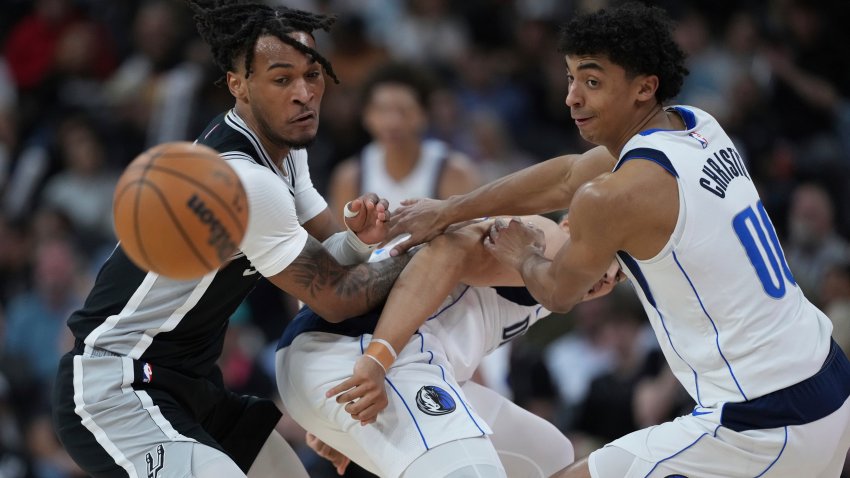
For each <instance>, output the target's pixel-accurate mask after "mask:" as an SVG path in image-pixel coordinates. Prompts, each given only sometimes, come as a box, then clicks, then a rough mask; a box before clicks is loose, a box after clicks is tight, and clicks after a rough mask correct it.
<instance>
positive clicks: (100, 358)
mask: <svg viewBox="0 0 850 478" xmlns="http://www.w3.org/2000/svg"><path fill="white" fill-rule="evenodd" d="M216 372H218V370H216ZM280 417H281V413H280V411H279V410H278V409H277V407H276V406H275V404H274V403H273V402H271V401H270V400H264V399H259V398H256V397H249V396H240V395H236V394H234V393H232V392H229V391H227V390H226V389H224V388H223V386H221V381H220V375H217V376H215V375H214V376H213V377H212V378H211V379H206V378H194V377H189V376H186V375H183V374H181V373H179V372H177V371H174V370H170V369H166V368H163V367H158V366H156V365H151V364H148V363H145V362H140V361H137V360H133V359H131V358H129V357H122V356H117V355H114V354H111V353H109V352H106V351H102V350H97V349H96V350H95V351H94V352H93V353H88V354H87V353H84V352H83V351H82V347H77V348H75V350H74V351H72V352H69V353H68V354H66V355H65V356H64V357H62V359H61V361H60V363H59V370H58V373H57V378H56V384H55V386H54V391H53V419H54V426H55V428H56V432H57V434H58V436H59V439H60V440H61V442H62V444H63V445H64V447H65V448H66V450H67V451H68V453H69V454H70V455H71V457H72V458H73V459H74V461H76V462H77V464H78V465H80V467H82V468H83V470H85V471H86V472H87V473H89V474H90V475H92V476H95V477H112V476H115V477H118V476H121V477H127V476H130V477H133V476H141V477H145V476H156V477H158V478H168V477H183V476H190V475H189V474H188V473H189V472H190V471H191V470H190V468H191V466H192V464H191V463H190V462H189V461H190V460H189V459H188V458H187V457H189V456H191V453H190V451H191V447H193V446H197V445H198V444H201V445H206V446H209V447H211V448H212V449H214V450H217V451H219V452H221V453H224V454H226V455H227V456H229V457H230V458H231V459H232V460H233V461H234V462H235V463H236V465H238V466H239V468H240V469H241V470H242V471H243V472H245V473H247V471H248V469H249V468H250V467H251V464H252V463H253V462H254V459H255V458H256V456H257V454H258V453H259V451H260V449H261V448H262V446H263V444H264V443H265V442H266V440H267V438H268V437H269V435H270V434H271V433H272V432H273V430H274V427H275V425H276V424H277V422H278V421H279V419H280Z"/></svg>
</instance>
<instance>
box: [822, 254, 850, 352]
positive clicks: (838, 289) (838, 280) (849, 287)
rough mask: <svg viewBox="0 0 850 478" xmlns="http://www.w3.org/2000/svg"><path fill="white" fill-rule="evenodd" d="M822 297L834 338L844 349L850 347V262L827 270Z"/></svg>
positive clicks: (835, 265) (838, 264) (841, 263)
mask: <svg viewBox="0 0 850 478" xmlns="http://www.w3.org/2000/svg"><path fill="white" fill-rule="evenodd" d="M820 297H821V302H822V303H823V307H824V313H826V314H828V317H829V318H830V319H832V325H833V329H832V336H833V337H834V338H835V341H836V342H838V344H839V345H841V346H842V347H843V346H844V345H847V346H848V347H850V261H844V262H840V263H836V264H833V265H832V266H831V267H829V268H828V269H827V270H826V273H825V274H824V276H823V281H821V289H820ZM845 353H847V352H845Z"/></svg>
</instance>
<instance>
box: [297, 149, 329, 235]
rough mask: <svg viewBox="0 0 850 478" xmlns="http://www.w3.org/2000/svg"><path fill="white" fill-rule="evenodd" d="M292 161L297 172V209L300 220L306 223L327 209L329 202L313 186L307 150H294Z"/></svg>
mask: <svg viewBox="0 0 850 478" xmlns="http://www.w3.org/2000/svg"><path fill="white" fill-rule="evenodd" d="M292 162H293V163H294V174H295V210H296V211H298V222H300V223H301V224H304V223H306V222H307V221H309V220H310V219H313V218H314V217H316V215H317V214H319V213H320V212H322V211H324V210H325V209H327V207H328V203H327V202H326V201H325V198H323V197H322V195H321V194H319V191H317V190H316V188H315V186H313V180H312V179H311V178H310V167H309V165H308V164H307V151H305V150H303V149H299V150H296V151H293V152H292Z"/></svg>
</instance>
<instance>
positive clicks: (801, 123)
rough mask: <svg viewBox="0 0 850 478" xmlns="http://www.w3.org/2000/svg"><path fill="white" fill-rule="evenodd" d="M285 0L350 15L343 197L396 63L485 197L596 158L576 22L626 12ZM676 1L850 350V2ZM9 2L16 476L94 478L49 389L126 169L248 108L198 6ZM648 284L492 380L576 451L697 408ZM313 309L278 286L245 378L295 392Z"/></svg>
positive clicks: (527, 4) (242, 336)
mask: <svg viewBox="0 0 850 478" xmlns="http://www.w3.org/2000/svg"><path fill="white" fill-rule="evenodd" d="M285 3H286V4H287V5H288V6H291V7H296V8H301V9H307V10H311V11H317V12H323V13H335V14H336V15H338V20H337V24H336V26H335V28H334V29H333V30H332V31H331V32H330V33H328V34H325V33H322V34H320V35H318V38H317V41H318V45H319V50H320V51H322V52H323V54H325V56H326V57H327V58H328V59H329V60H330V61H331V62H332V64H333V66H334V70H335V71H336V73H337V75H338V76H339V78H340V79H341V83H340V84H338V85H337V84H333V83H332V82H331V81H328V82H327V84H328V88H327V91H326V94H325V99H324V101H323V105H322V114H321V118H322V119H321V126H320V130H319V136H318V138H317V141H316V142H315V143H314V144H313V145H312V146H311V147H310V149H309V154H310V164H311V166H310V167H311V171H312V172H311V174H312V177H313V182H314V183H315V185H316V187H317V188H318V189H319V191H320V192H321V193H323V194H327V196H326V197H328V199H329V200H331V199H332V198H331V197H330V195H331V191H330V189H331V178H332V173H333V171H334V168H335V167H336V166H337V165H339V164H341V163H343V162H344V161H345V160H346V159H348V158H351V157H356V156H358V155H359V154H360V151H361V150H362V149H363V148H364V146H365V145H367V143H369V142H370V141H372V140H373V139H376V136H377V133H376V132H375V131H373V130H372V129H371V128H365V127H364V123H366V122H364V120H363V118H362V114H363V110H364V107H363V104H362V98H363V95H362V94H361V90H362V88H363V85H364V83H365V82H366V81H367V78H369V76H370V74H371V73H372V72H373V71H374V70H376V69H378V68H379V67H381V66H382V65H384V64H386V63H387V62H390V61H396V62H405V63H407V64H410V65H413V66H415V67H417V68H420V69H422V70H423V71H427V72H428V75H429V76H430V77H433V79H434V88H432V89H431V91H430V92H429V94H428V97H427V101H426V102H425V103H423V105H422V107H423V108H424V111H423V113H424V114H425V118H426V128H425V129H424V131H425V133H424V136H425V137H426V138H427V139H429V140H440V141H442V142H443V143H445V144H446V145H448V146H449V147H450V148H451V149H452V150H453V151H456V152H458V154H460V155H463V156H465V157H466V158H467V159H468V161H467V163H468V165H467V166H468V167H471V168H472V169H474V171H473V173H474V174H472V175H471V176H470V177H475V178H476V181H477V182H478V183H480V182H482V181H489V180H491V179H494V178H496V177H500V176H502V175H504V174H507V173H509V172H511V171H514V170H516V169H519V168H522V167H524V166H527V165H530V164H533V163H535V162H537V161H541V160H544V159H546V158H549V157H552V156H556V155H559V154H565V153H571V152H580V151H583V150H585V149H588V148H589V147H590V145H589V144H587V143H585V142H584V141H583V140H582V139H581V138H580V137H579V136H578V134H577V130H576V128H575V127H574V126H573V124H572V121H571V119H570V115H569V110H568V109H567V108H566V107H565V105H564V97H565V95H566V88H567V84H566V75H565V72H564V61H563V57H562V55H560V54H559V53H558V52H557V50H556V39H557V32H558V25H559V24H560V23H562V22H563V21H564V20H566V19H568V18H569V17H570V15H571V14H572V13H573V12H576V11H585V10H591V9H596V8H599V7H604V6H606V5H611V4H613V3H616V2H615V1H614V0H608V1H606V0H464V1H462V2H451V1H449V0H289V1H287V2H285ZM654 3H657V4H659V5H661V6H662V7H664V8H666V9H667V10H668V11H669V12H670V14H671V16H672V17H673V18H674V19H675V21H676V30H675V38H676V39H677V41H678V42H679V43H680V45H681V47H682V48H683V49H684V50H685V51H686V52H687V53H688V55H689V60H688V63H687V66H688V68H689V70H690V76H688V77H687V78H686V81H685V85H684V88H683V90H682V92H681V94H680V95H679V97H678V98H677V99H676V103H682V104H690V105H694V106H697V107H700V108H702V109H705V110H707V111H708V112H710V113H711V114H713V115H714V116H715V117H717V118H718V119H719V120H720V123H721V124H722V125H724V126H725V128H726V130H727V132H728V133H729V134H730V136H732V137H733V140H734V141H735V142H736V144H737V146H738V149H739V151H741V152H742V154H743V155H744V157H745V159H746V161H747V163H748V168H749V170H750V172H751V174H752V176H753V179H754V180H755V182H756V184H757V186H758V188H759V190H760V191H761V195H762V198H763V201H764V204H765V207H766V209H767V210H768V211H769V212H770V214H771V217H772V218H773V219H774V221H776V223H775V224H774V226H775V228H776V230H777V231H778V232H779V234H780V237H781V240H782V245H783V248H784V251H785V253H786V256H787V257H788V262H789V264H790V266H791V269H792V271H793V273H794V275H795V278H796V281H797V283H798V284H799V286H800V287H802V288H803V290H804V291H805V293H806V295H807V296H808V297H809V298H810V300H811V301H812V302H814V303H815V304H817V305H818V306H820V307H821V308H822V309H823V310H824V311H826V312H827V314H828V315H829V316H830V317H831V318H832V320H833V322H834V324H835V333H834V335H835V338H836V340H838V341H839V343H840V344H841V345H842V346H843V347H844V349H845V350H847V351H850V246H848V238H850V53H848V50H847V46H848V45H850V31H848V30H847V29H846V28H843V27H844V25H847V24H850V23H848V22H850V3H848V2H846V0H770V1H767V0H743V1H740V0H667V1H660V2H654ZM0 12H2V14H0V477H3V478H17V477H44V478H54V477H55V478H62V477H75V476H80V472H79V470H77V469H76V467H75V466H74V464H73V463H72V462H71V461H70V459H69V458H68V457H67V455H65V454H64V452H63V450H62V448H61V446H60V444H59V443H58V441H57V440H56V438H55V436H54V434H53V430H52V426H51V423H50V410H49V401H50V400H49V396H50V393H51V382H52V380H53V374H54V371H55V367H56V364H57V362H58V359H59V357H60V356H61V354H63V353H64V352H66V351H67V350H69V349H70V348H71V344H72V340H71V338H70V335H69V332H68V331H67V328H66V327H65V320H66V318H67V316H68V315H69V313H70V312H71V311H72V310H74V309H75V308H77V307H79V306H80V305H81V303H82V300H83V299H84V297H85V294H86V293H87V292H88V289H89V287H90V285H91V282H92V280H93V277H94V276H95V275H96V273H97V271H98V268H99V266H100V264H101V263H102V261H103V260H104V258H105V257H106V256H108V254H109V253H110V252H111V250H112V249H113V248H114V247H115V237H114V232H113V229H112V193H113V187H114V184H115V182H116V179H117V177H118V175H119V174H120V173H121V171H122V169H123V168H124V167H125V166H126V165H127V164H128V163H129V162H130V161H131V160H132V159H133V158H134V157H135V156H136V155H137V154H139V153H140V152H142V151H143V150H145V149H146V148H147V147H150V146H152V145H155V144H158V143H162V142H165V141H174V140H192V139H194V137H195V136H196V135H197V134H198V133H199V132H200V131H201V130H202V129H203V127H204V126H205V125H206V123H207V122H208V121H209V120H210V119H212V118H213V117H214V116H215V115H216V114H218V113H219V112H221V111H224V110H226V109H228V108H230V107H232V104H233V100H232V97H231V96H230V94H229V92H228V91H227V89H226V88H224V87H222V86H220V85H217V80H218V79H219V78H220V77H221V76H222V74H221V72H220V71H218V70H217V69H216V68H215V66H214V65H213V63H212V59H211V56H210V54H209V51H208V48H207V47H206V46H205V45H204V44H203V43H202V42H201V41H200V39H199V37H198V35H197V33H196V31H195V27H194V23H193V21H192V16H191V12H190V11H189V9H188V8H187V6H186V5H185V3H184V2H182V1H181V0H122V1H114V0H0ZM465 164H466V163H465ZM472 185H474V183H469V184H467V188H468V187H471V186H472ZM376 192H377V193H379V194H380V193H381V191H376ZM718 252H719V253H722V251H718ZM629 289H630V287H629V286H628V285H626V286H621V287H620V288H619V290H618V291H615V293H614V294H612V295H611V296H609V297H606V298H604V299H601V300H598V301H594V302H590V303H585V304H582V305H580V306H579V307H577V308H576V309H575V310H574V311H572V312H571V313H569V314H568V317H566V319H565V318H563V317H552V318H551V319H548V320H545V321H543V322H542V323H540V324H539V325H538V326H537V327H536V328H535V329H533V330H531V331H530V332H529V333H528V334H527V335H526V336H523V337H521V338H520V339H518V340H516V341H515V342H513V343H512V344H511V345H510V347H506V348H504V349H500V350H499V351H498V353H496V354H495V355H494V356H493V357H491V358H490V359H488V360H487V362H486V363H485V364H484V366H483V369H482V370H481V371H480V372H481V373H480V380H482V381H484V382H486V383H487V384H488V385H490V386H492V387H494V388H496V389H497V390H499V391H500V392H501V393H504V394H506V395H508V396H510V397H512V398H513V399H514V400H515V401H516V402H517V403H519V404H521V405H522V406H524V407H526V408H528V409H530V410H532V411H534V412H535V413H538V414H540V415H541V416H544V417H545V418H547V419H549V420H551V421H552V422H553V423H555V424H556V425H557V426H558V427H560V428H561V429H562V430H563V431H564V432H565V433H567V434H568V435H569V436H570V437H571V438H572V439H573V440H574V442H575V444H576V449H577V456H582V455H583V454H585V453H587V452H589V451H591V450H592V449H593V447H595V446H598V445H600V444H604V443H605V442H606V441H608V440H611V439H613V438H616V437H619V436H621V435H623V434H625V433H627V432H629V431H631V430H634V429H636V428H641V427H645V426H648V425H650V424H653V423H658V422H660V421H664V420H667V419H669V418H671V417H674V416H676V415H677V414H681V413H685V412H687V411H689V410H690V408H691V407H692V406H693V405H692V404H691V403H690V399H689V397H688V396H687V395H686V394H685V393H684V391H683V389H682V388H681V387H680V386H679V384H678V383H677V382H676V381H675V379H674V378H673V377H672V374H671V373H670V371H669V369H668V368H667V366H666V364H665V362H664V359H663V357H661V355H660V352H659V350H658V347H657V343H656V342H655V336H654V335H653V334H652V332H651V330H649V328H648V324H647V322H646V319H645V316H644V314H643V312H642V310H641V309H640V306H639V304H638V303H637V300H636V298H635V297H634V294H633V293H632V292H631V290H629ZM295 307H296V304H294V303H293V302H292V300H291V299H289V298H288V297H286V296H284V295H283V294H282V293H280V292H279V291H278V290H277V289H276V288H274V287H273V286H270V285H269V284H266V283H262V282H261V284H260V286H258V287H257V289H256V290H255V291H254V292H253V293H252V295H251V296H250V297H249V299H248V300H247V301H246V302H245V303H244V304H243V305H242V307H241V308H240V309H239V310H238V312H237V313H236V314H235V315H234V317H233V318H232V321H231V328H230V331H229V335H228V341H227V343H226V345H225V352H224V354H223V356H222V358H221V366H222V370H223V371H224V375H225V380H226V383H227V384H228V386H229V387H231V388H232V389H234V390H236V391H241V392H248V393H253V394H256V395H263V396H273V395H274V393H275V391H274V390H275V386H274V382H273V381H274V373H273V370H272V368H273V365H272V355H273V347H274V343H275V342H276V340H277V338H278V336H279V334H280V332H281V331H282V329H283V327H284V326H285V325H286V323H287V321H288V320H289V319H290V317H291V316H292V315H293V311H294V309H295ZM280 429H281V430H283V431H284V433H285V434H286V436H287V438H289V439H290V440H292V442H293V444H295V445H296V446H297V447H298V449H299V452H301V453H302V456H303V459H304V460H305V463H307V465H308V468H309V469H310V470H311V475H312V476H334V475H335V473H334V472H333V470H332V469H331V468H330V467H328V466H326V465H325V464H324V463H323V462H322V460H321V459H319V458H317V457H316V456H315V455H312V454H310V452H309V451H308V450H307V449H305V447H304V446H303V432H302V431H300V430H299V429H298V428H297V426H295V425H294V424H292V423H288V422H286V420H285V419H284V421H282V422H281V424H280ZM349 476H365V475H363V474H362V473H360V472H357V471H356V470H352V471H351V472H350V473H349Z"/></svg>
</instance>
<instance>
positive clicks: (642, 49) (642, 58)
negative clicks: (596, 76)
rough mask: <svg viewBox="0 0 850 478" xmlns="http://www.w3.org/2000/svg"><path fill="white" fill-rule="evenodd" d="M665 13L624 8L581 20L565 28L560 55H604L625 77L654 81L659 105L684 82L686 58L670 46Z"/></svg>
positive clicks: (639, 6) (643, 7) (629, 5)
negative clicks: (630, 76) (644, 76)
mask: <svg viewBox="0 0 850 478" xmlns="http://www.w3.org/2000/svg"><path fill="white" fill-rule="evenodd" d="M670 28H671V22H670V19H669V17H668V16H667V14H666V13H665V12H664V10H662V9H660V8H658V7H650V6H646V5H642V4H639V3H627V4H625V5H622V6H620V7H617V8H614V9H612V10H604V9H603V10H599V11H596V12H593V13H588V14H584V15H579V16H577V17H575V18H573V19H572V20H571V21H569V22H568V23H567V24H565V25H563V26H562V28H561V38H560V42H559V45H558V51H560V52H561V53H563V54H565V55H591V54H592V55H597V54H598V55H605V56H606V57H607V58H608V59H609V60H610V61H611V62H613V63H615V64H617V65H619V66H621V67H623V68H624V69H625V70H626V74H628V75H632V76H634V75H656V76H658V90H656V92H655V98H656V99H658V102H659V103H663V102H664V101H666V100H668V99H670V98H673V97H675V96H676V95H678V94H679V90H681V88H682V83H683V81H684V78H685V76H686V75H687V74H688V70H687V68H685V65H684V63H685V53H684V52H683V51H682V49H681V48H679V45H677V44H676V42H675V41H673V37H672V35H671V33H670Z"/></svg>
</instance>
